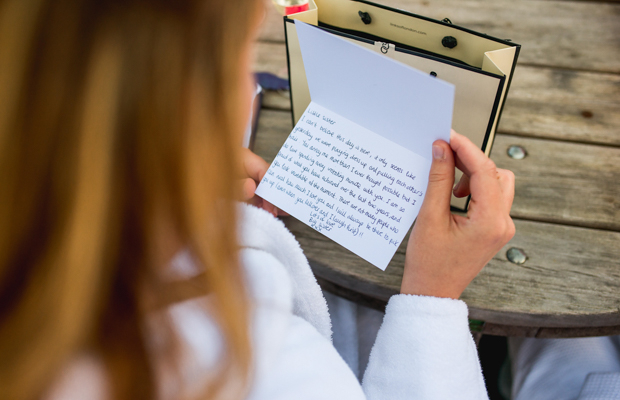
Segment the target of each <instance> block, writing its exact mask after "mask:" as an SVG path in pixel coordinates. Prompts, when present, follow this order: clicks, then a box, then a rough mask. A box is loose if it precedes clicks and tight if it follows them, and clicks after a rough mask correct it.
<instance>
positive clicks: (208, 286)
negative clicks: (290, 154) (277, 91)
mask: <svg viewBox="0 0 620 400" xmlns="http://www.w3.org/2000/svg"><path fill="white" fill-rule="evenodd" d="M260 4H261V2H260V0H207V1H204V0H0V398H3V399H5V398H6V399H9V398H10V399H15V400H19V399H34V398H37V397H39V396H41V395H42V394H43V393H44V392H45V390H46V388H47V387H48V385H49V384H50V382H52V381H53V380H54V379H55V376H56V373H57V372H58V371H59V370H60V369H62V368H63V366H65V365H66V363H67V362H69V361H70V360H71V358H72V357H74V356H75V355H76V353H79V352H81V351H85V350H91V351H96V352H97V353H98V354H99V355H100V356H101V358H102V359H103V361H104V362H105V366H106V368H107V372H108V375H109V377H110V382H111V383H112V389H113V393H114V398H126V399H129V398H132V399H133V398H149V397H153V396H154V395H155V381H154V376H153V375H154V374H153V367H152V365H151V361H150V359H149V357H150V355H149V352H148V349H147V345H146V344H145V340H144V336H145V335H144V334H143V328H142V324H143V318H144V310H145V308H147V307H148V304H147V305H146V306H145V304H146V303H148V301H145V299H148V298H151V299H157V298H159V296H158V295H159V294H161V295H162V296H163V295H164V294H166V293H168V294H170V290H172V289H170V290H168V289H169V285H167V283H166V282H164V281H162V279H161V273H160V272H161V271H160V269H161V267H162V265H161V264H162V263H163V262H164V260H162V259H161V258H160V255H161V254H165V249H162V248H163V247H166V246H167V245H168V240H166V237H168V238H172V239H171V240H173V241H175V242H178V243H180V244H182V245H183V246H187V247H188V248H189V249H190V250H191V252H192V254H193V256H194V257H195V258H196V259H197V260H198V261H199V262H200V264H201V265H202V266H204V272H203V273H202V274H201V275H200V276H199V277H198V278H196V279H194V281H193V283H194V284H195V285H197V286H196V287H197V289H196V293H197V294H201V293H209V295H210V298H211V299H212V300H213V303H214V305H215V306H214V308H213V310H212V314H213V317H214V318H215V320H216V321H217V322H218V323H219V326H220V328H221V331H222V333H223V336H224V338H225V340H226V358H225V360H223V362H222V364H221V365H222V368H221V369H220V375H219V377H218V378H217V380H214V383H213V384H212V385H211V386H212V387H215V386H216V384H215V381H217V382H222V381H225V380H226V379H228V378H230V377H232V376H233V375H234V376H241V377H244V378H247V376H248V370H249V362H250V345H249V339H248V337H247V323H248V322H247V318H248V317H247V314H248V312H247V299H246V296H245V294H244V291H243V284H242V283H243V282H242V274H241V272H240V269H239V265H238V260H237V256H236V251H237V249H236V217H235V210H234V205H233V200H234V199H235V198H236V196H237V193H236V190H235V185H234V180H235V178H236V174H237V157H238V154H237V147H238V145H239V140H238V137H239V132H240V130H241V129H242V128H243V125H244V123H245V122H246V121H245V118H243V115H240V114H239V109H240V104H241V103H242V101H243V100H242V99H241V96H242V94H241V88H240V83H239V82H238V77H239V76H240V73H241V71H240V68H242V67H241V63H240V52H241V48H242V45H241V44H244V43H246V42H247V41H248V35H249V32H250V29H251V27H252V25H253V24H254V20H255V18H256V16H257V10H258V7H259V6H260ZM181 295H183V293H181ZM172 297H174V294H173V296H172ZM161 323H162V325H164V322H161ZM168 328H169V327H168ZM162 329H164V330H165V329H166V327H165V326H162Z"/></svg>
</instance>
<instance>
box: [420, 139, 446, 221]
mask: <svg viewBox="0 0 620 400" xmlns="http://www.w3.org/2000/svg"><path fill="white" fill-rule="evenodd" d="M453 185H454V156H453V154H452V150H451V149H450V145H448V143H446V142H444V141H443V140H437V141H435V142H434V143H433V161H432V164H431V170H430V173H429V175H428V187H427V189H426V195H425V196H424V203H422V207H421V208H420V213H419V215H418V218H419V219H420V221H421V220H424V219H426V220H429V221H430V223H436V222H439V221H441V220H442V219H443V220H444V221H449V217H450V198H451V197H452V186H453Z"/></svg>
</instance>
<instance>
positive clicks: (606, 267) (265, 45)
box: [254, 0, 620, 337]
mask: <svg viewBox="0 0 620 400" xmlns="http://www.w3.org/2000/svg"><path fill="white" fill-rule="evenodd" d="M381 2H382V3H384V4H386V5H390V6H393V7H397V8H402V9H406V10H409V11H412V12H414V13H417V14H421V15H425V16H429V17H432V18H435V19H440V20H441V19H443V18H446V17H448V18H450V19H451V20H452V22H453V23H455V24H457V25H461V26H464V27H467V28H471V29H474V30H477V31H479V32H484V33H487V34H490V35H492V36H497V37H502V38H510V39H512V40H514V41H515V42H517V43H519V44H521V45H522V46H523V47H522V51H521V55H520V57H519V64H518V66H517V69H516V71H515V75H514V79H513V82H512V87H511V88H510V92H509V95H508V99H507V102H506V106H505V108H504V113H503V115H502V119H501V123H500V126H499V129H498V135H497V136H496V139H495V144H494V146H493V151H492V154H491V158H492V159H493V160H494V161H495V162H496V163H497V165H498V167H501V168H507V169H510V170H512V171H513V172H514V173H515V175H516V194H515V200H514V205H513V207H512V212H511V215H512V217H513V219H514V222H515V225H516V227H517V233H516V235H515V237H514V238H513V239H512V240H511V241H510V243H509V244H508V245H506V247H505V248H503V249H502V250H501V251H500V252H499V253H498V254H497V255H496V256H495V257H494V258H493V260H492V261H491V262H490V263H489V264H488V265H487V266H486V267H485V268H484V269H483V271H482V272H481V273H480V275H479V276H478V277H477V278H476V279H475V280H474V281H473V282H472V283H471V285H470V286H469V287H468V288H467V290H466V291H465V292H464V293H463V296H462V299H463V300H464V301H465V302H466V303H467V304H468V305H469V310H470V318H472V319H473V320H474V321H472V328H473V330H475V331H479V332H482V333H485V334H494V335H506V336H530V337H579V336H596V335H608V334H618V333H620V3H598V2H589V1H585V2H578V1H555V0H549V1H544V0H532V1H526V0H513V1H499V0H493V1H491V0H471V1H463V0H444V1H433V2H431V1H430V0H429V1H427V0H381ZM269 10H270V12H269V13H268V16H267V19H266V21H265V24H264V27H263V30H262V33H261V35H260V39H259V43H258V54H257V61H256V66H255V70H256V71H268V72H272V73H275V74H277V75H279V76H282V77H286V76H287V71H286V49H285V47H284V32H283V27H282V19H281V17H279V16H278V15H277V14H276V13H275V11H273V10H272V9H271V7H270V8H269ZM291 128H292V126H291V116H290V104H289V98H288V93H281V92H268V93H266V95H265V98H264V109H263V111H262V113H261V117H260V125H259V130H258V136H257V139H256V145H255V148H254V149H255V151H256V152H257V153H258V154H259V155H261V156H262V157H264V158H265V159H266V160H267V161H271V160H272V159H273V158H274V156H275V155H276V153H277V152H278V150H279V148H280V146H281V145H282V143H283V142H284V140H285V139H286V137H287V136H288V134H289V133H290V130H291ZM511 145H518V146H522V147H523V148H524V149H525V150H526V151H527V156H526V157H525V158H523V159H521V160H516V159H512V158H510V157H509V156H508V154H507V149H508V148H509V147H510V146H511ZM286 224H287V226H288V227H289V229H290V230H291V231H292V232H293V233H294V234H295V236H296V237H297V239H298V240H299V242H300V243H301V245H302V247H303V249H304V251H305V253H306V255H307V257H308V258H309V259H310V262H311V266H312V268H313V270H314V273H315V275H316V276H317V279H318V280H319V283H320V284H321V285H322V286H323V287H324V288H325V289H326V290H329V291H332V292H335V293H337V294H339V295H341V296H343V297H346V298H349V299H352V300H355V301H357V302H358V303H361V304H365V305H368V306H372V307H375V308H378V309H381V308H383V307H384V306H385V303H386V301H387V300H388V298H389V297H390V296H391V295H393V294H395V293H398V292H399V288H400V281H401V277H402V273H403V263H404V257H405V255H404V254H405V253H404V251H405V244H406V243H407V240H404V241H403V243H404V244H403V245H402V246H401V247H400V248H399V249H398V251H397V253H396V255H395V257H394V259H393V260H392V262H391V263H390V265H389V266H388V268H387V269H386V271H385V272H383V271H381V270H379V269H378V268H376V267H374V266H372V265H370V264H368V263H367V262H365V261H364V260H362V259H360V258H359V257H357V256H355V255H354V254H352V253H350V252H349V251H347V250H345V249H344V248H342V247H340V246H339V245H337V244H335V243H334V242H332V241H331V240H329V239H327V238H325V237H324V236H322V235H321V234H319V233H316V232H315V231H313V230H312V229H310V228H308V227H307V226H305V225H304V224H302V223H300V222H299V221H296V220H295V219H293V218H288V219H287V221H286ZM510 248H517V249H520V250H522V251H523V252H524V253H525V254H526V255H527V260H526V261H525V263H523V264H515V263H513V262H511V261H509V260H508V258H507V251H508V249H510Z"/></svg>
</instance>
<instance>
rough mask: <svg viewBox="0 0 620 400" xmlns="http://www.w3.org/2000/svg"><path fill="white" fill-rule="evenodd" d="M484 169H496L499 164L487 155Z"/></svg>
mask: <svg viewBox="0 0 620 400" xmlns="http://www.w3.org/2000/svg"><path fill="white" fill-rule="evenodd" d="M484 169H486V170H488V171H496V170H497V165H495V161H493V160H491V159H490V158H488V157H487V159H486V161H485V165H484Z"/></svg>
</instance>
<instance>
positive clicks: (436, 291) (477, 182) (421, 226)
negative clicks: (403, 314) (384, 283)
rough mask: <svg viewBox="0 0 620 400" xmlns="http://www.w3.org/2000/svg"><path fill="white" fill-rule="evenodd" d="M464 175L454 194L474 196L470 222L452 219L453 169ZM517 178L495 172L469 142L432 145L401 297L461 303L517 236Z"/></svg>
mask: <svg viewBox="0 0 620 400" xmlns="http://www.w3.org/2000/svg"><path fill="white" fill-rule="evenodd" d="M455 165H456V167H457V168H459V169H460V170H461V171H463V173H464V175H463V178H462V179H461V181H460V182H459V185H457V187H455V188H454V194H455V195H456V196H458V197H464V196H467V195H469V194H470V193H471V201H470V203H469V211H468V212H467V216H460V215H453V214H451V213H450V198H451V194H452V192H453V185H454V167H455ZM513 198H514V174H513V173H512V172H511V171H508V170H505V169H500V168H497V167H496V166H495V163H494V162H493V161H491V159H489V158H488V157H487V156H486V155H485V154H484V153H483V152H482V151H481V150H480V149H479V148H478V147H476V146H475V145H474V144H473V143H472V142H471V141H470V140H469V139H467V138H466V137H465V136H462V135H459V134H458V133H456V132H454V131H452V135H451V137H450V144H448V143H446V142H444V141H442V140H438V141H436V142H435V143H433V163H432V166H431V171H430V175H429V183H428V189H427V191H426V197H425V199H424V203H423V204H422V207H421V209H420V213H419V214H418V218H417V220H416V223H415V226H414V227H413V230H412V232H411V236H410V237H409V243H408V244H407V255H406V258H405V272H404V275H403V281H402V284H401V293H405V294H417V295H425V296H435V297H450V298H454V299H458V298H459V297H460V295H461V293H462V292H463V290H465V288H466V287H467V285H469V283H470V282H471V281H472V280H473V279H474V278H475V277H476V275H478V273H479V272H480V270H482V268H483V267H484V266H485V265H486V264H487V263H488V262H489V261H490V260H491V258H493V256H494V255H495V254H496V253H497V252H498V251H499V250H500V249H501V248H502V247H503V246H504V245H505V244H506V243H508V241H509V240H510V239H511V238H512V237H513V236H514V233H515V226H514V223H513V222H512V219H511V218H510V208H511V206H512V200H513Z"/></svg>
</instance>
